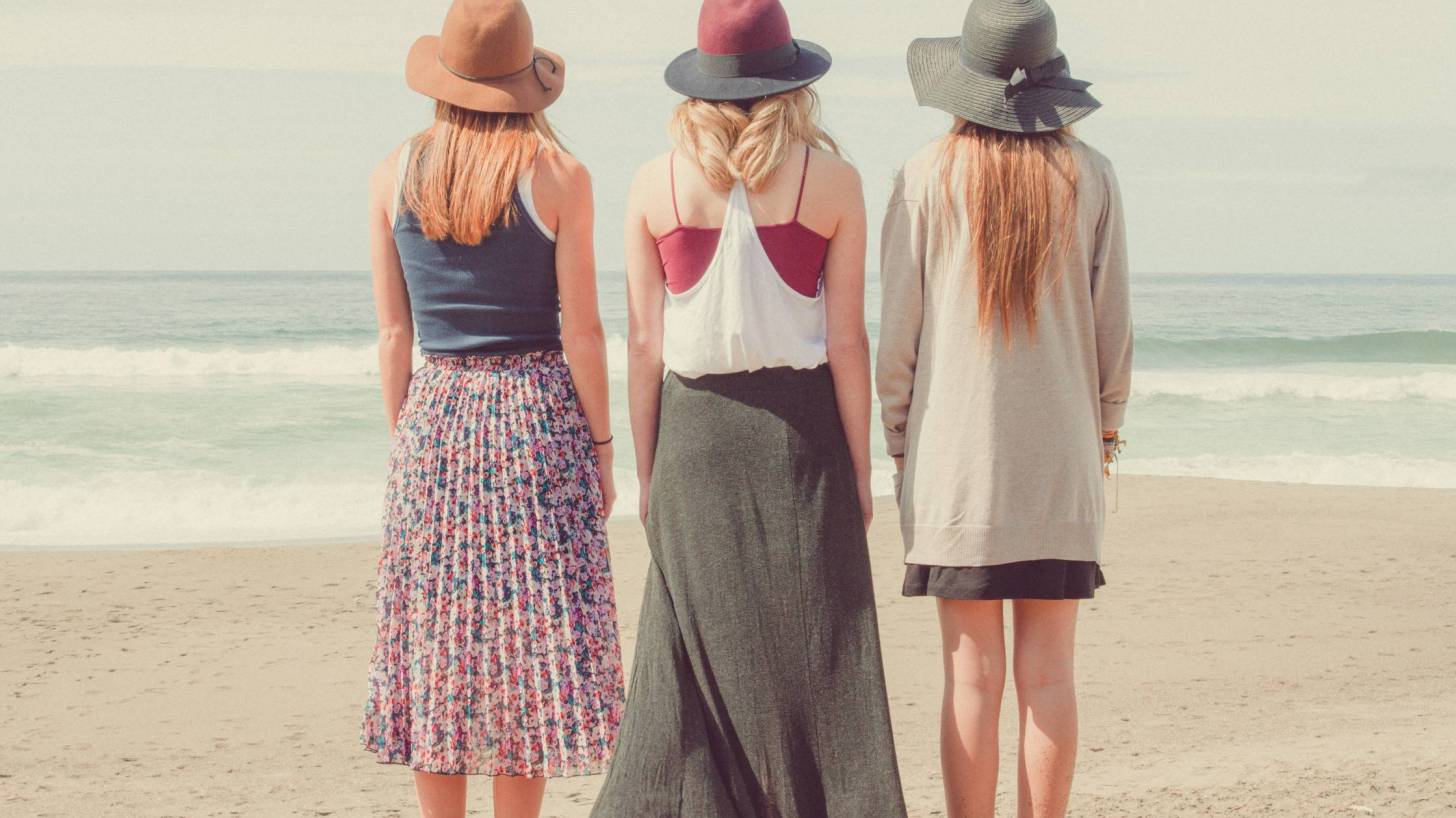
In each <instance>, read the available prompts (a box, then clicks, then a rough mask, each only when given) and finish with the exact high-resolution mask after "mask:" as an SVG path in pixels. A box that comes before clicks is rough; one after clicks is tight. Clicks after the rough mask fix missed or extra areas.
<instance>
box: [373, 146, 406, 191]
mask: <svg viewBox="0 0 1456 818" xmlns="http://www.w3.org/2000/svg"><path fill="white" fill-rule="evenodd" d="M402 150H404V146H403V145H396V146H395V148H394V150H392V151H390V152H389V155H388V156H386V157H384V158H383V159H381V160H379V164H377V165H375V166H374V170H373V171H372V172H371V173H370V174H369V187H370V189H371V190H381V189H382V190H389V189H390V188H393V187H394V177H395V174H396V173H397V172H398V170H399V152H400V151H402Z"/></svg>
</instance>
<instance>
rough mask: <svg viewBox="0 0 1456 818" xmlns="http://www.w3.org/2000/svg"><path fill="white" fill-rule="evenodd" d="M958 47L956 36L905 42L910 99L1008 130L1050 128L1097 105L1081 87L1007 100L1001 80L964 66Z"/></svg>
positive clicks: (1032, 91) (1083, 115)
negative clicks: (1076, 89)
mask: <svg viewBox="0 0 1456 818" xmlns="http://www.w3.org/2000/svg"><path fill="white" fill-rule="evenodd" d="M960 48H961V38H960V37H922V38H920V39H918V40H914V41H912V42H911V43H910V49H909V51H908V52H907V53H906V65H907V68H908V69H909V71H910V85H911V86H913V87H914V89H915V100H916V102H918V103H920V104H921V105H922V106H925V107H928V108H939V109H940V110H942V111H945V112H947V113H951V114H954V115H956V116H958V117H961V118H963V119H968V120H970V121H971V122H974V123H976V124H978V125H984V126H986V127H988V128H995V129H996V130H998V131H1010V132H1012V133H1048V132H1050V131H1055V130H1058V129H1059V128H1065V127H1067V126H1068V125H1071V124H1072V123H1074V122H1077V121H1078V120H1081V119H1085V118H1086V117H1087V116H1088V115H1089V114H1091V113H1092V112H1093V111H1095V110H1097V109H1098V108H1101V107H1102V103H1100V102H1098V101H1097V98H1096V97H1094V96H1092V95H1091V94H1089V93H1087V92H1086V91H1072V90H1067V89H1064V88H1045V87H1043V88H1028V89H1026V90H1024V91H1022V92H1021V93H1019V94H1017V95H1015V96H1013V97H1011V98H1010V99H1007V97H1006V80H1004V79H1001V78H999V77H993V76H989V75H986V74H979V73H976V72H974V71H972V70H970V69H969V68H967V67H966V66H965V65H964V64H963V63H961V59H960Z"/></svg>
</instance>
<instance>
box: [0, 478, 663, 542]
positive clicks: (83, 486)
mask: <svg viewBox="0 0 1456 818" xmlns="http://www.w3.org/2000/svg"><path fill="white" fill-rule="evenodd" d="M614 474H615V476H616V486H617V503H616V506H615V507H614V508H613V510H612V516H613V517H635V516H636V514H637V497H638V493H637V480H636V477H635V475H634V474H633V473H632V472H631V470H630V469H625V470H624V469H617V470H615V472H614ZM383 491H384V475H383V474H379V475H377V476H375V475H359V474H355V473H347V474H337V475H321V476H319V477H317V478H309V479H277V480H272V479H268V478H265V477H261V476H253V477H230V476H226V475H221V474H216V473H211V472H198V471H185V470H178V471H168V472H163V471H125V472H111V473H103V474H96V475H90V476H81V475H77V476H76V477H75V478H74V479H72V480H68V481H66V482H64V483H59V484H56V483H52V484H48V485H47V484H39V483H35V482H25V483H21V482H17V481H14V480H0V548H33V547H41V548H44V547H56V546H66V547H71V546H151V545H198V544H222V543H247V542H287V541H295V540H317V539H330V540H340V539H346V538H348V539H354V540H358V541H366V540H371V539H374V538H376V537H378V536H379V514H380V509H381V508H382V507H383Z"/></svg>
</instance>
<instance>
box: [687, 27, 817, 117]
mask: <svg viewBox="0 0 1456 818" xmlns="http://www.w3.org/2000/svg"><path fill="white" fill-rule="evenodd" d="M794 42H795V43H797V44H798V46H799V57H798V59H796V60H794V62H793V63H792V64H791V65H789V66H788V67H786V68H781V69H779V70H778V71H773V72H770V73H767V74H757V75H754V76H751V77H715V76H712V75H710V74H705V73H703V72H702V71H701V70H700V69H699V68H698V50H697V49H696V48H694V49H690V50H688V51H684V52H683V53H681V54H679V55H678V56H677V59H674V60H673V61H672V62H671V63H669V64H668V66H667V70H666V71H664V72H663V79H665V80H666V81H667V87H669V88H671V89H672V90H674V91H676V92H678V93H679V94H682V95H683V96H685V97H693V98H695V99H706V100H711V101H714V102H731V101H738V100H745V99H756V98H758V97H767V96H772V95H774V94H782V93H784V92H786V91H793V90H795V89H797V88H803V87H804V86H806V85H809V84H810V83H812V82H814V81H815V80H817V79H819V78H820V77H822V76H824V75H825V74H827V73H829V66H830V65H831V64H832V63H833V59H831V58H830V56H829V52H828V51H827V50H825V48H824V47H823V46H821V45H818V44H816V43H811V42H809V41H808V40H797V39H796V40H794Z"/></svg>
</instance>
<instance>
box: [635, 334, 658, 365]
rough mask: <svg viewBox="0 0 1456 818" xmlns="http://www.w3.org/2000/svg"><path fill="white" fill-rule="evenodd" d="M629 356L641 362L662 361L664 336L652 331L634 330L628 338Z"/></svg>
mask: <svg viewBox="0 0 1456 818" xmlns="http://www.w3.org/2000/svg"><path fill="white" fill-rule="evenodd" d="M627 357H628V359H629V360H631V361H633V362H635V363H639V364H643V363H645V364H656V363H660V362H661V361H662V338H661V337H660V336H656V335H654V334H652V333H645V332H634V333H632V334H631V336H629V337H628V338H627Z"/></svg>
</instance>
